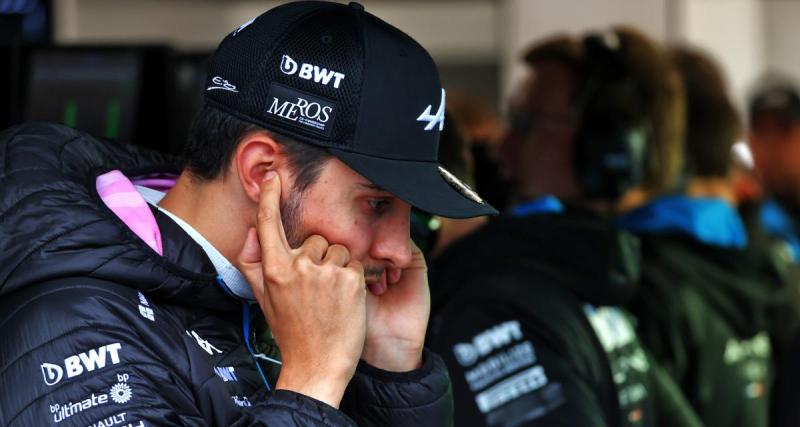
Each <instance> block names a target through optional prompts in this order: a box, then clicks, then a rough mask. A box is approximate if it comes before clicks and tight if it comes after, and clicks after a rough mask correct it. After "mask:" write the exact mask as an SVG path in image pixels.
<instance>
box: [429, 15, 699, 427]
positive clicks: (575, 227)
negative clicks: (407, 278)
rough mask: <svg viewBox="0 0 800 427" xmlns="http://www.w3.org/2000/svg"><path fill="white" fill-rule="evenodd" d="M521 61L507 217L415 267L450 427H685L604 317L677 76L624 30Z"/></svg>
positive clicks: (679, 402)
mask: <svg viewBox="0 0 800 427" xmlns="http://www.w3.org/2000/svg"><path fill="white" fill-rule="evenodd" d="M524 59H525V63H526V64H527V65H528V67H529V71H528V74H527V77H526V79H525V80H524V82H523V83H522V85H521V86H519V87H518V88H517V89H516V91H515V92H514V94H513V97H512V99H511V103H510V110H509V111H510V117H511V120H510V121H511V125H510V129H509V132H508V134H507V135H506V136H505V138H504V140H503V141H502V144H501V146H500V149H501V154H502V156H501V159H502V161H503V162H502V167H503V169H504V170H505V171H507V172H508V173H509V176H510V177H511V178H512V179H513V187H512V192H513V195H514V200H515V202H516V204H515V205H512V207H510V208H509V210H508V211H507V212H506V214H505V215H504V216H502V217H500V218H497V219H496V220H494V221H492V222H490V223H489V224H487V225H486V226H484V227H483V228H481V229H479V230H478V231H476V232H474V233H473V234H471V235H469V236H467V237H465V238H463V239H462V240H461V241H459V242H456V243H454V244H453V245H452V246H451V247H449V248H447V249H446V250H445V251H444V252H443V253H442V254H441V255H440V256H439V257H438V258H437V259H436V261H435V262H434V264H433V265H432V267H431V274H430V277H431V284H432V285H431V293H432V320H431V327H430V329H429V336H428V340H427V341H428V342H429V343H430V345H431V346H432V347H433V348H436V349H437V350H438V351H439V352H440V354H442V355H443V357H444V358H445V361H446V363H447V364H448V367H449V369H450V373H451V378H452V381H453V389H454V396H455V399H456V407H457V408H458V409H457V411H456V412H457V414H456V419H455V421H456V425H459V426H511V425H513V426H523V425H524V426H592V427H593V426H614V427H616V426H655V425H670V426H679V425H699V421H698V420H697V418H696V417H695V415H694V414H693V412H692V410H691V408H690V407H689V405H688V403H687V402H686V401H685V399H683V397H682V395H681V392H680V390H679V389H678V388H677V386H676V384H675V383H674V382H672V381H671V380H670V379H669V378H668V377H667V376H666V375H665V373H664V372H663V371H662V370H661V369H660V368H659V367H658V366H656V365H654V364H653V363H652V361H651V359H650V358H649V356H648V355H647V354H646V352H645V350H644V349H643V348H642V346H641V345H640V342H639V340H638V338H637V337H636V333H635V331H634V326H633V323H632V322H631V321H630V317H629V315H628V314H627V313H626V312H625V311H624V310H623V309H621V308H620V307H621V306H622V305H623V304H625V303H627V301H628V299H629V298H630V296H631V295H633V293H634V292H635V288H636V284H637V281H638V272H639V257H638V255H639V254H638V242H637V240H636V238H635V237H633V236H632V235H629V234H627V233H623V232H619V231H618V230H617V229H616V227H615V225H614V219H613V218H614V216H613V206H614V205H615V204H616V203H617V199H618V198H619V197H620V196H621V195H622V194H623V193H624V192H625V191H626V190H627V189H629V188H630V187H631V186H633V185H642V186H643V188H646V189H648V190H649V191H651V192H659V191H664V189H666V188H669V187H670V185H671V183H672V182H673V181H674V179H673V178H674V175H675V172H677V170H678V168H679V161H680V140H681V137H682V120H683V117H682V92H681V87H680V83H679V80H678V78H677V75H676V74H675V73H674V72H673V70H672V67H671V66H670V63H669V62H668V60H667V58H666V56H665V55H664V54H663V52H662V51H661V49H660V48H659V47H657V46H656V45H655V44H654V43H652V42H651V41H649V40H648V39H647V38H645V37H644V36H643V35H642V34H640V33H639V32H637V31H634V30H631V29H625V28H619V29H615V30H612V31H607V32H602V33H598V34H590V35H588V36H586V37H585V38H583V39H576V38H573V37H569V36H557V37H554V38H552V39H549V40H546V41H544V42H542V43H539V44H537V45H535V46H533V47H532V48H531V49H530V50H529V51H528V52H527V53H526V55H525V58H524ZM596 162H602V164H597V163H596Z"/></svg>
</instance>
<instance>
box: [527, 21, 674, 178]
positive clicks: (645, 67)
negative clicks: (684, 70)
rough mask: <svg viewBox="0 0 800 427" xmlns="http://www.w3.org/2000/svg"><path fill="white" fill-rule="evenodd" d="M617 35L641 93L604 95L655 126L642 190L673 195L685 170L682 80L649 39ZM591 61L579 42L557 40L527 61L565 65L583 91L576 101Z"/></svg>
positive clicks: (621, 30) (623, 30) (620, 30)
mask: <svg viewBox="0 0 800 427" xmlns="http://www.w3.org/2000/svg"><path fill="white" fill-rule="evenodd" d="M613 32H614V33H615V34H616V36H617V37H618V38H619V42H620V51H621V57H622V59H621V61H622V63H623V66H624V68H625V72H626V73H627V74H628V75H629V76H630V77H629V78H630V79H631V80H632V81H633V82H634V84H635V86H636V90H635V91H624V92H620V91H614V87H613V85H612V86H609V87H605V86H603V87H601V88H600V89H598V92H600V91H605V92H609V91H611V92H613V95H614V96H616V97H617V99H615V100H614V102H616V103H618V105H620V106H624V107H626V110H628V111H635V112H636V114H637V115H639V116H640V117H642V118H643V119H645V120H646V121H647V122H648V123H649V126H650V138H649V140H648V144H647V150H646V152H645V164H644V169H643V171H644V180H643V183H642V186H643V187H645V188H647V189H650V190H654V191H657V192H662V191H668V190H671V189H673V188H674V187H675V186H676V185H677V184H678V177H679V174H680V170H681V167H682V164H683V149H682V148H683V133H684V108H685V105H684V99H683V88H682V86H681V81H680V78H679V76H678V74H677V72H676V70H675V67H674V66H673V65H672V64H671V63H670V61H669V59H668V57H667V55H666V54H665V53H664V52H663V51H662V49H661V48H660V47H659V46H658V45H657V44H656V43H655V42H653V41H651V40H650V39H649V38H647V37H646V36H645V35H644V34H642V33H641V32H639V31H636V30H634V29H631V28H627V27H615V28H614V29H613ZM585 57H586V54H585V52H584V45H583V43H582V42H581V41H580V40H579V39H577V38H575V37H571V36H569V35H557V36H555V37H552V38H549V39H546V40H544V41H543V42H541V43H538V44H536V45H534V46H533V47H531V48H530V49H529V50H528V51H527V52H526V53H525V55H524V57H523V58H524V61H525V63H526V64H527V65H529V66H530V67H532V68H536V67H537V66H538V65H540V64H541V63H544V62H550V61H552V62H555V63H558V64H561V65H563V66H564V67H565V69H566V70H569V71H570V72H571V73H572V74H573V76H575V78H576V81H575V83H576V84H575V86H576V88H578V89H576V90H575V93H573V94H572V96H573V98H576V97H578V96H579V95H580V89H579V88H581V86H582V83H583V82H584V81H585V80H586V78H587V76H586V75H585V74H586V72H585V70H584V68H585V67H584V64H585V61H586V60H585ZM631 94H633V96H631ZM579 113H580V112H579Z"/></svg>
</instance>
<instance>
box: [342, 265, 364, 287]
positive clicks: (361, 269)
mask: <svg viewBox="0 0 800 427" xmlns="http://www.w3.org/2000/svg"><path fill="white" fill-rule="evenodd" d="M345 267H346V268H349V269H352V270H355V271H356V272H358V274H359V275H361V281H362V282H363V281H364V264H361V263H360V262H358V261H356V260H353V261H350V262H348V263H347V265H346V266H345Z"/></svg>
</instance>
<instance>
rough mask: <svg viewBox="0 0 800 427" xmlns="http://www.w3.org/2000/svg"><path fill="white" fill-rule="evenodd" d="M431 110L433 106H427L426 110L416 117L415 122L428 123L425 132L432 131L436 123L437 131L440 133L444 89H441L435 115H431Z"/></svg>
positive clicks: (442, 117) (442, 119)
mask: <svg viewBox="0 0 800 427" xmlns="http://www.w3.org/2000/svg"><path fill="white" fill-rule="evenodd" d="M431 108H433V105H428V108H426V109H425V111H423V112H422V114H420V115H419V117H417V121H418V122H428V124H427V125H425V130H433V128H434V126H436V123H439V130H440V131H441V130H442V129H444V89H442V100H441V102H439V110H438V111H436V114H435V115H432V114H431Z"/></svg>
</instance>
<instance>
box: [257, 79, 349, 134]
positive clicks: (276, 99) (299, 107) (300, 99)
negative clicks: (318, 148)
mask: <svg viewBox="0 0 800 427" xmlns="http://www.w3.org/2000/svg"><path fill="white" fill-rule="evenodd" d="M266 112H267V115H268V116H272V117H275V118H276V119H278V120H280V121H281V122H285V123H289V124H292V125H294V126H297V127H299V128H301V129H306V130H310V131H313V132H316V133H321V134H323V135H326V136H328V135H330V131H331V126H330V124H331V122H332V121H333V116H334V114H335V112H336V104H335V103H334V102H332V101H328V100H326V99H323V98H320V97H318V96H314V95H311V94H308V93H305V92H301V91H299V90H296V89H292V88H290V87H288V86H284V85H282V84H278V83H273V84H272V85H271V86H270V88H269V95H268V96H267V106H266Z"/></svg>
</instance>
